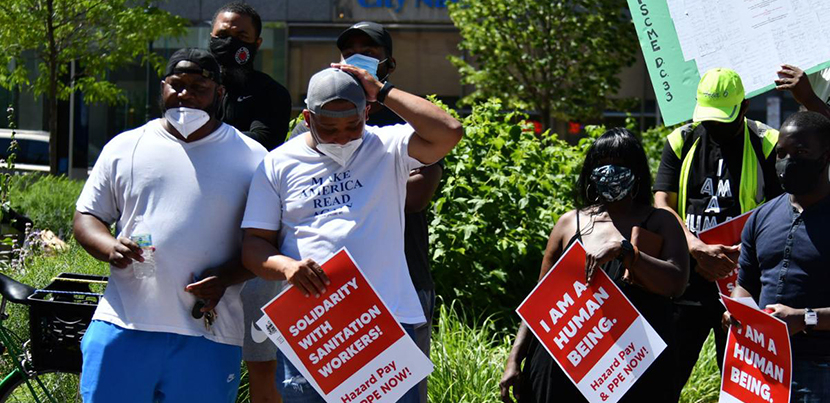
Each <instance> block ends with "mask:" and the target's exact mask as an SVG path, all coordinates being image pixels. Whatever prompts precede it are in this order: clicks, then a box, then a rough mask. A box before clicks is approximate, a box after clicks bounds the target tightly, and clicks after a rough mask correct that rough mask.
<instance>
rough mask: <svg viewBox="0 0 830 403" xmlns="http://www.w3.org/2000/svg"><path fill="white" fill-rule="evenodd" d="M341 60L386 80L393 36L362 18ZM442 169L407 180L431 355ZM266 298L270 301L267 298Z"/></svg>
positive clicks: (409, 251) (413, 255)
mask: <svg viewBox="0 0 830 403" xmlns="http://www.w3.org/2000/svg"><path fill="white" fill-rule="evenodd" d="M337 48H338V49H340V58H341V60H342V61H343V62H344V63H346V64H351V65H354V66H357V67H361V68H364V69H366V70H367V71H369V72H373V73H374V74H373V75H374V76H375V78H377V79H378V80H380V81H381V82H384V83H386V82H388V80H389V77H390V76H391V75H392V73H393V72H394V71H395V67H396V62H395V58H394V57H392V36H391V35H389V32H388V31H387V30H386V29H385V28H384V27H383V25H381V24H378V23H376V22H371V21H363V22H358V23H357V24H354V25H352V26H351V27H349V28H348V29H346V30H345V31H343V32H342V33H341V34H340V36H339V37H338V38H337ZM405 123H406V121H404V120H403V119H401V117H400V116H398V115H397V114H396V113H395V112H393V111H392V110H390V109H389V108H387V107H385V106H383V105H381V104H380V103H378V102H372V103H370V104H369V117H368V119H367V120H366V125H370V126H378V127H383V126H391V125H397V124H405ZM307 131H308V125H307V124H305V122H303V123H300V124H298V125H297V126H295V127H294V130H293V131H292V132H291V137H292V138H293V137H295V136H297V135H299V134H302V133H305V132H307ZM443 171H444V160H443V159H441V160H440V161H438V163H436V164H432V165H429V166H424V167H420V168H418V169H415V170H413V171H412V172H411V173H410V176H409V180H408V181H407V184H406V205H405V212H406V215H405V221H406V222H405V226H404V251H405V252H406V263H407V266H409V275H410V277H412V283H413V285H414V286H415V290H416V291H417V292H418V299H419V300H420V302H421V307H422V308H423V309H424V315H425V316H426V322H425V323H423V324H421V325H419V326H418V327H416V328H415V343H416V344H418V347H420V348H421V350H423V351H424V354H426V355H427V356H429V350H430V339H431V336H432V319H433V310H434V307H435V284H434V283H433V281H432V275H431V274H430V264H429V262H430V258H429V230H428V222H427V212H426V209H427V207H428V206H429V202H430V201H431V200H432V197H433V196H434V195H435V191H436V190H437V189H438V186H439V184H440V182H441V176H442V174H443ZM266 302H267V301H266ZM420 389H421V391H420V396H421V402H423V403H426V397H427V380H426V379H424V380H423V381H422V382H421V384H420Z"/></svg>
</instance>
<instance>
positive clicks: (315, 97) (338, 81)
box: [305, 68, 366, 118]
mask: <svg viewBox="0 0 830 403" xmlns="http://www.w3.org/2000/svg"><path fill="white" fill-rule="evenodd" d="M338 99H343V100H346V101H349V102H351V103H353V104H354V105H355V108H354V109H349V110H345V111H330V110H326V109H323V106H324V105H325V104H327V103H329V102H331V101H335V100H338ZM305 104H306V107H307V108H308V110H309V111H311V112H312V113H314V114H315V115H320V116H327V117H332V118H346V117H350V116H354V115H358V116H361V115H363V111H365V110H366V94H365V93H364V92H363V86H361V85H360V82H358V81H357V78H355V77H354V76H352V75H351V74H349V73H346V72H345V71H342V70H340V69H335V68H328V69H325V70H322V71H320V72H318V73H317V74H315V75H313V76H312V77H311V80H309V82H308V94H307V95H306V98H305Z"/></svg>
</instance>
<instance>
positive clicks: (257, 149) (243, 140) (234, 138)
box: [220, 123, 268, 157]
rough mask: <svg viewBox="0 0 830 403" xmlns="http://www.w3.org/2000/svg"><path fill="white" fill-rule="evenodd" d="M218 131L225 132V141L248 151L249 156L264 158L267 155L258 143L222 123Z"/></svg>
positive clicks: (266, 151)
mask: <svg viewBox="0 0 830 403" xmlns="http://www.w3.org/2000/svg"><path fill="white" fill-rule="evenodd" d="M220 129H222V130H227V132H226V135H227V141H229V142H231V143H233V144H236V145H238V146H239V147H240V148H242V149H243V150H247V151H249V152H250V153H251V154H254V155H257V156H259V157H264V156H265V154H267V153H268V150H266V149H265V147H263V146H262V144H259V142H258V141H256V140H254V139H252V138H250V137H248V136H246V135H245V134H244V133H242V132H241V131H239V129H237V128H235V127H233V126H231V125H229V124H227V123H222V126H220Z"/></svg>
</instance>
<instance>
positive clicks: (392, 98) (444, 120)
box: [384, 88, 464, 164]
mask: <svg viewBox="0 0 830 403" xmlns="http://www.w3.org/2000/svg"><path fill="white" fill-rule="evenodd" d="M384 105H386V107H387V108H389V109H391V110H392V111H393V112H395V113H396V114H398V116H400V117H401V118H403V120H405V121H406V122H407V123H409V124H410V125H411V126H412V128H413V129H415V133H416V135H417V136H418V137H420V138H421V139H423V140H424V141H425V142H427V143H429V144H431V145H432V146H433V147H432V148H434V152H433V154H434V159H432V158H431V159H432V160H431V161H421V162H424V163H428V164H431V163H433V162H435V161H437V160H439V159H440V158H441V157H443V156H444V155H446V154H447V153H448V152H450V150H452V148H453V147H455V145H456V144H458V142H459V141H460V140H461V137H462V136H463V134H464V129H463V128H462V126H461V123H460V122H459V121H458V120H456V119H455V118H453V117H452V116H450V115H449V114H448V113H446V112H444V110H443V109H441V108H439V107H438V106H437V105H435V104H433V103H432V102H429V101H428V100H426V99H423V98H421V97H418V96H415V95H412V94H410V93H407V92H405V91H401V90H398V89H396V88H395V89H392V91H390V92H389V94H388V95H387V96H386V100H385V101H384Z"/></svg>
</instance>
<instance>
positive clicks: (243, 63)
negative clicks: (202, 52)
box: [210, 36, 257, 69]
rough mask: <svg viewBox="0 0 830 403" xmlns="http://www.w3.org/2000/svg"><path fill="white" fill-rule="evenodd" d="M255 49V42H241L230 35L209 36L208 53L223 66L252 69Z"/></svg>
mask: <svg viewBox="0 0 830 403" xmlns="http://www.w3.org/2000/svg"><path fill="white" fill-rule="evenodd" d="M256 50H257V49H256V42H254V43H247V42H242V41H241V40H239V39H236V38H234V37H232V36H227V37H224V38H216V37H214V36H211V37H210V53H213V56H215V57H216V60H217V61H218V62H219V64H220V65H222V67H225V68H240V67H241V68H247V69H253V66H254V57H255V56H256Z"/></svg>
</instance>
